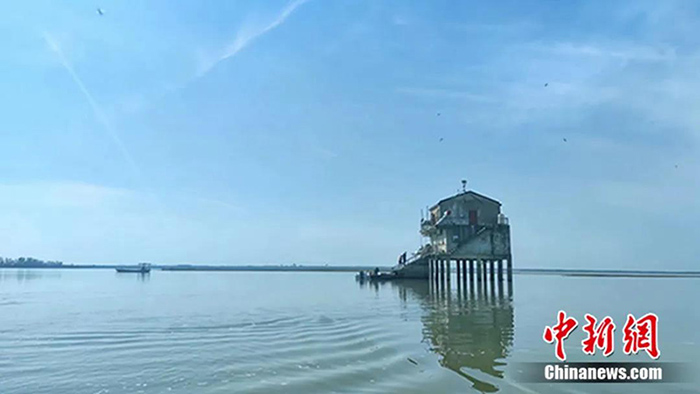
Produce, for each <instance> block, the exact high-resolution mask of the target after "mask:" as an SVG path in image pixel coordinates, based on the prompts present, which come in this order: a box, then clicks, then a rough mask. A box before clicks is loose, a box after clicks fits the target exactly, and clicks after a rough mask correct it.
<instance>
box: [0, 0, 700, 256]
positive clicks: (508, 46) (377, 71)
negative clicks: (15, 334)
mask: <svg viewBox="0 0 700 394" xmlns="http://www.w3.org/2000/svg"><path fill="white" fill-rule="evenodd" d="M98 7H100V8H102V9H103V10H104V15H102V16H100V15H98V14H97V12H96V9H97V8H98ZM699 11H700V4H698V3H696V2H691V1H684V2H675V1H664V2H659V1H647V2H644V1H634V2H623V1H620V2H590V1H586V2H583V1H581V2H577V1H567V2H559V1H547V2H541V1H537V2H534V1H533V2H528V1H502V2H482V1H479V2H477V1H469V2H467V1H465V2H455V1H451V2H450V1H430V2H406V1H293V2H284V1H281V2H273V1H270V2H234V1H196V2H195V1H192V2H186V3H185V2H177V3H174V2H171V1H149V2H140V1H103V2H100V3H99V4H98V3H95V2H84V1H80V2H78V1H76V2H70V3H55V2H32V3H31V4H29V2H7V3H6V4H3V5H2V12H0V33H1V37H2V39H1V40H2V43H3V45H2V48H3V51H2V53H1V54H0V57H1V58H0V81H1V84H2V87H3V89H2V94H1V95H0V105H1V106H2V108H3V111H2V113H3V121H2V127H1V128H0V146H1V147H2V148H3V149H2V154H1V155H0V239H2V241H3V242H2V248H1V249H0V255H4V256H13V257H14V256H20V255H32V256H35V257H38V258H45V259H59V260H63V261H66V262H73V263H131V262H137V261H152V262H157V263H167V264H171V263H199V264H271V263H316V264H326V263H328V264H331V265H340V264H368V265H376V264H382V265H388V264H393V263H394V262H395V260H396V258H397V256H398V255H399V253H400V252H402V251H404V250H414V249H415V248H417V247H418V245H419V242H420V237H419V235H418V231H417V230H418V224H419V223H418V222H419V218H420V210H421V209H423V208H425V207H426V206H427V205H432V204H433V203H434V202H436V201H437V200H439V199H440V198H443V197H445V196H447V195H450V194H453V193H454V192H456V191H457V190H458V189H459V187H460V184H459V181H460V179H463V178H466V179H468V180H469V187H470V188H472V189H474V190H476V191H479V192H481V193H484V194H486V195H489V196H491V197H494V198H497V199H499V200H501V201H502V202H503V210H504V213H505V214H506V215H508V217H509V218H510V220H511V225H512V239H513V253H514V264H515V265H516V266H520V267H561V268H573V267H577V268H578V267H580V268H647V269H656V268H668V269H695V268H697V262H698V256H700V243H698V242H697V236H698V234H700V209H699V208H700V203H699V202H698V201H699V199H698V196H699V193H698V192H699V191H700V186H699V185H700V182H699V177H698V174H699V173H700V172H699V170H700V159H699V157H700V155H698V143H699V139H700V131H699V130H700V128H699V126H700V107H698V105H699V104H698V103H700V74H698V73H697V70H698V69H700V47H699V46H698V44H699V43H700V36H698V35H697V34H696V32H697V31H699V30H700V18H699V14H700V13H699ZM545 84H547V86H545ZM438 113H439V114H440V115H439V116H438ZM564 138H566V142H564ZM441 139H442V140H441Z"/></svg>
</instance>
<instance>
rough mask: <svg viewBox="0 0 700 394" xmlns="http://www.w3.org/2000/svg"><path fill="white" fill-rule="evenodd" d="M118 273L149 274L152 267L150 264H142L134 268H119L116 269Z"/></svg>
mask: <svg viewBox="0 0 700 394" xmlns="http://www.w3.org/2000/svg"><path fill="white" fill-rule="evenodd" d="M115 269H116V270H117V272H131V273H137V274H147V273H149V272H151V265H150V264H148V263H141V264H139V265H137V266H132V267H117V268H115Z"/></svg>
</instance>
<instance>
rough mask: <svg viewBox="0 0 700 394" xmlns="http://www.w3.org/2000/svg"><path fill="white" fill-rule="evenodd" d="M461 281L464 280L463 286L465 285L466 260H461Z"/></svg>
mask: <svg viewBox="0 0 700 394" xmlns="http://www.w3.org/2000/svg"><path fill="white" fill-rule="evenodd" d="M461 264H462V281H463V282H464V287H467V260H462V261H461Z"/></svg>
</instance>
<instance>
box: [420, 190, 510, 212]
mask: <svg viewBox="0 0 700 394" xmlns="http://www.w3.org/2000/svg"><path fill="white" fill-rule="evenodd" d="M467 194H469V195H472V196H475V197H480V198H483V199H485V200H488V201H491V202H492V203H495V204H498V205H499V206H500V205H501V203H500V201H497V200H494V199H493V198H491V197H487V196H484V195H483V194H479V193H477V192H475V191H473V190H468V191H466V192H461V193H457V194H455V195H454V196H451V197H447V198H443V199H442V200H440V201H438V202H437V204H435V205H433V206H432V207H430V209H433V208H435V207H437V206H438V205H440V204H442V203H444V202H447V201H450V200H452V199H454V198H457V197H461V196H464V195H467Z"/></svg>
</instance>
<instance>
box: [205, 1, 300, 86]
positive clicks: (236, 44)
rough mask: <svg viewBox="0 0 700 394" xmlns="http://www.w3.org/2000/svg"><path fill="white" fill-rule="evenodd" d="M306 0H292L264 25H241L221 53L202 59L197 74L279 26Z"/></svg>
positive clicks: (231, 55) (211, 67) (228, 57)
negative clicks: (211, 57)
mask: <svg viewBox="0 0 700 394" xmlns="http://www.w3.org/2000/svg"><path fill="white" fill-rule="evenodd" d="M308 1H309V0H295V1H292V2H291V3H289V4H288V5H287V6H286V7H285V8H284V9H283V10H282V11H281V12H280V13H279V14H278V15H277V16H276V17H275V19H274V20H273V21H272V22H270V23H268V24H266V25H263V26H252V27H251V26H244V27H241V28H240V29H239V30H238V32H237V33H236V36H235V38H234V39H233V41H232V42H231V43H230V44H229V45H228V46H226V47H225V48H224V50H223V51H222V53H220V54H218V55H217V56H215V57H214V58H213V59H203V61H202V63H201V64H200V67H199V71H198V73H197V76H198V77H202V76H204V75H205V74H206V73H208V72H209V71H211V70H212V69H213V68H214V67H216V66H217V65H218V64H219V63H221V62H222V61H224V60H226V59H230V58H232V57H234V56H236V55H237V54H238V53H239V52H240V51H242V50H243V49H244V48H245V47H247V46H248V45H250V44H251V43H252V42H253V41H254V40H255V39H257V38H259V37H260V36H262V35H264V34H266V33H269V32H270V31H272V30H274V29H276V28H278V27H279V26H281V25H282V24H283V23H284V22H285V21H286V20H287V19H288V18H289V17H290V16H291V15H292V13H293V12H294V11H295V10H296V9H297V8H299V7H301V6H302V5H304V4H305V3H307V2H308Z"/></svg>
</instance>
